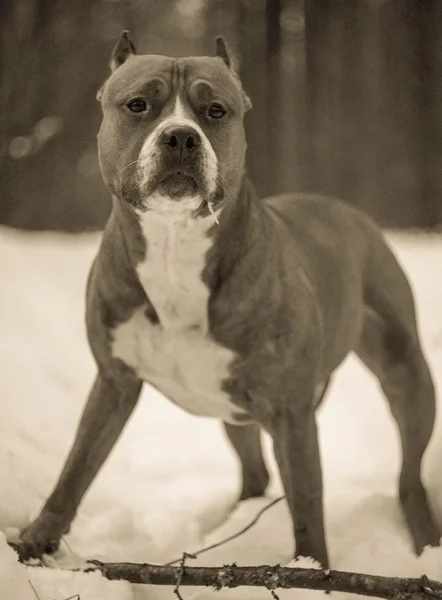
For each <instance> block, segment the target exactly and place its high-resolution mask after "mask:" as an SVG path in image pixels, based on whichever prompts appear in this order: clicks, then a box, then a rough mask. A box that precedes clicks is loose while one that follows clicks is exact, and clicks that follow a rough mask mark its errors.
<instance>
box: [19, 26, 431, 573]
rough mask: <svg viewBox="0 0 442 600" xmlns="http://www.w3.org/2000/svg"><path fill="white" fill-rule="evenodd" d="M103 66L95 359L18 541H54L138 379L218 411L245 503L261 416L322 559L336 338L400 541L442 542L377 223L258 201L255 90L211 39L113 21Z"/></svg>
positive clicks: (91, 292) (293, 200) (421, 393)
mask: <svg viewBox="0 0 442 600" xmlns="http://www.w3.org/2000/svg"><path fill="white" fill-rule="evenodd" d="M111 69H112V73H111V76H110V77H109V79H108V80H107V81H106V82H105V84H104V86H103V87H102V89H101V91H100V92H99V99H100V101H101V104H102V109H103V121H102V124H101V128H100V132H99V134H98V146H99V157H100V166H101V171H102V174H103V178H104V180H105V182H106V184H107V186H108V188H109V189H110V191H111V193H112V199H113V208H112V213H111V216H110V218H109V221H108V223H107V226H106V228H105V231H104V235H103V239H102V243H101V247H100V249H99V252H98V255H97V257H96V259H95V261H94V263H93V266H92V269H91V272H90V276H89V280H88V285H87V315H86V322H87V330H88V337H89V342H90V346H91V349H92V352H93V355H94V357H95V361H96V364H97V370H98V374H97V377H96V380H95V383H94V384H93V387H92V390H91V392H90V396H89V399H88V402H87V404H86V407H85V409H84V413H83V416H82V418H81V422H80V424H79V427H78V431H77V436H76V439H75V442H74V445H73V447H72V449H71V452H70V454H69V457H68V458H67V462H66V464H65V466H64V469H63V472H62V473H61V476H60V478H59V481H58V483H57V485H56V487H55V489H54V491H53V492H52V494H51V496H50V497H49V499H48V500H47V502H46V504H45V506H44V508H43V510H42V512H41V514H40V516H39V517H38V518H37V519H36V520H35V521H34V522H33V523H32V524H31V525H29V526H28V527H27V528H26V529H24V530H23V531H22V543H21V545H20V546H19V548H18V549H19V552H20V554H21V556H22V557H27V556H39V555H41V554H42V553H44V552H51V551H53V550H55V548H56V547H57V545H58V543H59V540H60V537H61V536H62V535H63V534H64V533H65V532H67V531H68V529H69V526H70V524H71V521H72V520H73V518H74V516H75V514H76V511H77V508H78V506H79V504H80V501H81V499H82V497H83V495H84V493H85V492H86V490H87V489H88V487H89V485H90V484H91V482H92V480H93V479H94V477H95V475H96V474H97V472H98V470H99V469H100V467H101V466H102V464H103V462H104V460H105V459H106V457H107V456H108V454H109V451H110V450H111V448H112V447H113V445H114V444H115V442H116V440H117V439H118V437H119V435H120V433H121V431H122V429H123V427H124V425H125V423H126V421H127V419H128V417H129V415H130V414H131V413H132V411H133V409H134V407H135V405H136V403H137V400H138V397H139V394H140V390H141V387H142V383H143V382H149V383H150V384H151V385H153V386H155V387H156V388H157V389H158V390H160V391H161V392H162V393H164V394H165V395H166V396H167V397H168V398H170V400H171V401H173V402H175V403H176V404H177V405H179V406H181V407H182V408H184V409H185V410H187V411H189V412H192V413H194V414H196V415H204V416H211V417H215V418H218V419H221V420H222V421H223V422H224V426H225V429H226V432H227V435H228V437H229V438H230V440H231V442H232V444H233V446H234V448H235V450H236V452H237V454H238V456H239V459H240V461H241V466H242V491H241V498H249V497H251V496H257V495H261V494H263V493H264V491H265V489H266V486H267V483H268V473H267V469H266V466H265V463H264V460H263V455H262V450H261V443H260V429H261V428H262V429H264V430H266V431H267V432H269V433H270V435H271V436H272V438H273V443H274V452H275V456H276V460H277V464H278V466H279V469H280V472H281V477H282V481H283V485H284V489H285V493H286V497H287V502H288V505H289V507H290V511H291V515H292V520H293V531H294V538H295V543H296V551H295V555H296V556H300V555H303V556H311V557H313V558H314V559H316V560H317V561H319V562H320V563H321V564H322V566H323V567H324V568H325V567H328V565H329V560H328V554H327V545H326V539H325V534H324V518H323V494H322V477H321V463H320V456H319V449H318V436H317V427H316V421H315V409H316V407H317V405H318V403H319V402H320V400H321V398H322V396H323V395H324V393H325V389H326V387H327V383H328V382H329V380H330V377H331V375H332V373H333V371H334V370H335V369H336V368H337V367H338V366H339V365H340V363H341V362H342V361H343V359H344V358H345V357H346V356H347V355H348V353H349V352H351V351H354V352H355V353H356V354H357V355H358V356H359V357H360V358H361V359H362V361H363V362H364V363H365V364H366V365H367V366H368V368H369V369H371V371H372V372H373V373H374V374H375V375H376V377H377V378H378V379H379V382H380V385H381V387H382V389H383V391H384V392H385V396H386V397H387V399H388V402H389V404H390V408H391V412H392V414H393V417H394V418H395V419H396V422H397V425H398V428H399V433H400V438H401V445H402V459H403V460H402V470H401V474H400V478H399V498H400V502H401V505H402V509H403V512H404V515H405V520H406V522H407V525H408V528H409V532H410V535H411V539H412V542H413V546H414V550H415V552H416V553H418V554H419V553H420V552H422V549H423V548H424V546H426V545H432V546H436V545H438V544H439V537H440V533H439V531H438V528H437V526H436V524H435V521H434V518H433V515H432V513H431V510H430V507H429V504H428V501H427V496H426V492H425V489H424V487H423V484H422V481H421V474H420V471H421V461H422V456H423V454H424V451H425V449H426V447H427V444H428V441H429V439H430V436H431V433H432V429H433V423H434V417H435V397H434V389H433V384H432V380H431V376H430V373H429V370H428V367H427V363H426V361H425V358H424V356H423V354H422V350H421V346H420V342H419V335H418V331H417V326H416V317H415V308H414V303H413V297H412V293H411V290H410V286H409V283H408V281H407V279H406V277H405V275H404V273H403V272H402V270H401V268H400V267H399V265H398V263H397V261H396V259H395V257H394V256H393V254H392V252H391V251H390V249H389V248H388V247H387V245H386V243H385V241H384V239H383V236H382V234H381V232H380V230H379V228H378V227H377V226H376V225H375V224H374V222H373V221H372V220H371V219H370V218H368V217H367V216H366V215H364V214H362V213H361V212H359V211H358V210H356V209H355V208H353V207H351V206H349V205H347V204H345V203H343V202H340V201H337V200H332V199H329V198H323V197H318V196H315V195H306V194H303V195H294V194H285V195H280V196H274V197H270V198H266V199H264V200H262V199H259V198H257V196H256V193H255V191H254V188H253V186H252V184H251V183H250V181H249V180H248V178H247V175H246V173H245V168H244V158H245V152H246V140H245V135H244V127H243V118H244V114H245V112H246V111H247V110H248V109H249V108H250V106H251V105H250V101H249V99H248V97H247V96H246V94H245V92H244V91H243V89H242V86H241V82H240V80H239V78H238V75H237V73H236V71H235V69H234V68H233V65H232V60H231V57H230V55H229V52H228V50H227V48H226V46H225V44H224V42H223V40H222V39H221V38H218V39H217V51H216V55H215V56H213V57H191V58H169V57H166V56H157V55H137V54H136V52H135V48H134V46H133V44H132V42H131V41H130V40H129V38H128V35H127V32H123V34H122V36H121V39H120V41H119V42H118V44H117V45H116V47H115V50H114V53H113V56H112V61H111ZM263 143H265V141H264V142H263Z"/></svg>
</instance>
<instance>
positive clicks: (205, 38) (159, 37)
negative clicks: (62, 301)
mask: <svg viewBox="0 0 442 600" xmlns="http://www.w3.org/2000/svg"><path fill="white" fill-rule="evenodd" d="M123 28H125V29H129V30H130V33H131V37H132V39H133V40H134V41H135V43H136V46H137V48H138V50H139V51H140V52H144V53H154V54H161V53H164V54H170V55H176V56H179V55H186V54H213V53H214V37H215V36H216V35H223V36H224V37H225V39H226V40H227V41H228V42H229V44H230V45H231V47H232V49H233V50H234V51H235V53H236V55H237V57H238V59H239V62H240V68H241V76H242V78H243V82H244V87H245V89H246V91H247V93H248V94H249V95H250V97H251V98H252V101H253V104H254V108H253V110H252V111H250V112H249V113H248V115H247V117H246V128H247V135H248V144H249V150H248V170H249V173H250V175H251V177H252V179H253V181H254V183H255V185H256V187H257V190H258V192H259V193H260V194H261V195H264V194H269V193H274V192H279V191H289V190H297V191H302V190H308V191H316V192H322V193H326V194H330V195H335V196H340V197H342V198H344V199H346V200H347V201H349V202H351V203H354V204H355V205H357V206H359V207H361V208H363V209H365V210H366V211H367V212H369V213H370V214H371V215H373V216H374V217H375V218H376V219H377V220H378V222H379V223H380V224H381V225H383V226H388V227H411V226H418V227H434V228H436V227H440V226H441V225H442V0H305V1H304V0H205V1H204V0H1V2H0V32H1V38H0V77H1V87H0V94H1V95H0V125H1V129H0V133H1V137H0V161H1V163H0V177H1V184H0V222H1V223H3V224H8V225H11V226H14V227H19V228H25V229H37V230H38V229H50V230H62V231H84V230H89V229H97V228H101V227H102V226H103V225H104V222H105V220H106V217H107V215H108V213H109V210H110V197H109V194H108V192H107V190H106V189H105V187H104V184H103V183H102V181H101V177H100V173H99V168H98V161H97V155H96V134H97V131H98V128H99V123H100V108H99V104H98V102H96V100H95V94H96V91H97V89H98V88H99V87H100V85H101V83H102V82H103V81H104V79H105V78H106V77H107V75H108V60H109V56H110V52H111V50H112V47H113V45H114V44H115V42H116V40H117V38H118V36H119V34H120V31H121V29H123Z"/></svg>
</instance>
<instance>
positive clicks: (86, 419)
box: [16, 375, 141, 559]
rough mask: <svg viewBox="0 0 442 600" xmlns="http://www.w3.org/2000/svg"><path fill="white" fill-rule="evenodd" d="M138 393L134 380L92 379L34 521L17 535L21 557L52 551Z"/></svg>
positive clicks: (130, 378)
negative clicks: (64, 454)
mask: <svg viewBox="0 0 442 600" xmlns="http://www.w3.org/2000/svg"><path fill="white" fill-rule="evenodd" d="M140 390H141V382H140V381H138V380H137V379H135V378H134V377H133V376H129V375H128V376H127V377H122V376H120V377H119V378H118V380H117V381H109V380H105V379H103V378H102V377H101V376H100V375H98V376H97V378H96V380H95V383H94V386H93V387H92V390H91V392H90V395H89V399H88V402H87V404H86V407H85V409H84V411H83V415H82V417H81V420H80V424H79V426H78V431H77V435H76V438H75V441H74V445H73V447H72V449H71V451H70V454H69V456H68V458H67V460H66V464H65V466H64V468H63V471H62V473H61V475H60V478H59V480H58V483H57V485H56V486H55V489H54V491H53V492H52V494H51V495H50V497H49V499H48V500H47V502H46V504H45V506H44V508H43V510H42V511H41V513H40V515H39V516H38V517H37V519H36V520H35V521H34V522H33V523H31V524H30V525H29V526H28V527H26V529H24V530H23V531H22V533H21V544H19V545H18V546H17V548H16V550H17V551H18V553H19V556H20V557H21V558H22V559H26V558H30V557H39V556H41V555H42V554H43V553H49V552H54V551H55V550H56V549H57V547H58V544H59V541H60V538H61V536H62V535H63V534H64V533H66V532H67V531H68V530H69V526H70V524H71V521H72V519H73V518H74V516H75V513H76V511H77V508H78V505H79V504H80V501H81V499H82V497H83V495H84V494H85V492H86V490H87V489H88V487H89V485H90V484H91V482H92V481H93V479H94V477H95V476H96V474H97V473H98V471H99V469H100V467H101V466H102V464H103V462H104V461H105V460H106V458H107V456H108V454H109V452H110V451H111V449H112V447H113V446H114V444H115V442H116V441H117V439H118V437H119V435H120V433H121V431H122V430H123V427H124V425H125V424H126V422H127V420H128V418H129V416H130V414H131V413H132V411H133V409H134V407H135V405H136V403H137V400H138V397H139V394H140Z"/></svg>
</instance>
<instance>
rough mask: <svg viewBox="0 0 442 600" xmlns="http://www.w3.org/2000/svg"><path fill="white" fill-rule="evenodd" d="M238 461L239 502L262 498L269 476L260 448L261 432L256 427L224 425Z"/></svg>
mask: <svg viewBox="0 0 442 600" xmlns="http://www.w3.org/2000/svg"><path fill="white" fill-rule="evenodd" d="M224 428H225V431H226V433H227V437H228V438H229V440H230V441H231V443H232V445H233V447H234V449H235V451H236V453H237V455H238V457H239V459H240V461H241V471H242V488H241V496H240V500H246V499H247V498H254V497H256V496H262V495H263V494H264V492H265V490H266V488H267V485H268V483H269V474H268V471H267V468H266V465H265V462H264V457H263V454H262V446H261V430H260V428H259V427H258V425H243V426H241V425H231V424H230V423H224Z"/></svg>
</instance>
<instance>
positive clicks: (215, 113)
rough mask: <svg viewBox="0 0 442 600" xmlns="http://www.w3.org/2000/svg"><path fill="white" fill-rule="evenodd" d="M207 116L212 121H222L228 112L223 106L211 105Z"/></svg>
mask: <svg viewBox="0 0 442 600" xmlns="http://www.w3.org/2000/svg"><path fill="white" fill-rule="evenodd" d="M207 114H208V115H209V117H210V118H211V119H221V118H222V117H224V115H225V114H226V111H225V110H224V108H223V107H222V106H221V104H211V105H210V106H209V110H208V111H207Z"/></svg>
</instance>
